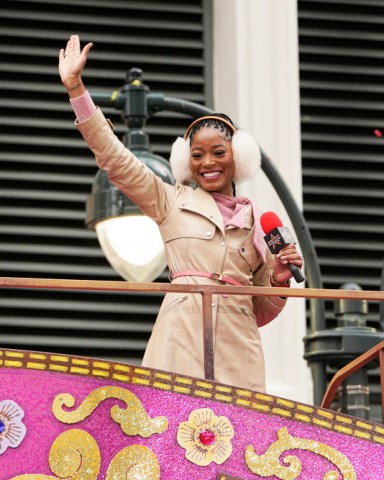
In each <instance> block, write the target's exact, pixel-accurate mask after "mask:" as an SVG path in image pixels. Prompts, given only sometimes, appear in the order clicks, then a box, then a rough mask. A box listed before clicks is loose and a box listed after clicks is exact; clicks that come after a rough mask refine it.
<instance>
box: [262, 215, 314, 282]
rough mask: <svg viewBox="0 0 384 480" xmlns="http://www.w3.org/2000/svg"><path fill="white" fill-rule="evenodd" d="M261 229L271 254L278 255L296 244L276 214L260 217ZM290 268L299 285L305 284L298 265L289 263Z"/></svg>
mask: <svg viewBox="0 0 384 480" xmlns="http://www.w3.org/2000/svg"><path fill="white" fill-rule="evenodd" d="M260 223H261V228H262V229H263V232H264V234H265V237H264V240H265V242H266V244H267V245H268V248H269V250H270V251H271V253H273V254H274V255H276V254H277V253H279V252H280V250H281V249H282V248H284V247H286V246H287V245H289V244H290V243H296V240H295V239H294V237H293V235H292V234H291V232H290V231H289V230H288V228H287V227H283V224H282V223H281V220H280V218H279V217H278V216H277V215H276V213H274V212H265V213H263V214H262V215H261V217H260ZM288 267H289V269H290V271H291V272H292V275H293V277H294V279H295V280H296V282H297V283H301V282H304V280H305V279H304V277H303V274H302V273H301V270H300V268H299V267H298V266H297V265H293V264H292V263H288Z"/></svg>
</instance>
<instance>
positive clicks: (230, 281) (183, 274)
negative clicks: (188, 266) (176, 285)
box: [169, 270, 243, 286]
mask: <svg viewBox="0 0 384 480" xmlns="http://www.w3.org/2000/svg"><path fill="white" fill-rule="evenodd" d="M177 277H206V278H212V279H213V280H218V281H219V282H221V283H226V284H228V285H238V286H243V284H242V283H241V282H239V281H237V280H235V279H234V278H231V277H228V275H224V274H222V273H210V272H200V271H197V270H185V271H184V272H176V273H170V275H169V279H170V280H171V281H172V280H174V279H175V278H177Z"/></svg>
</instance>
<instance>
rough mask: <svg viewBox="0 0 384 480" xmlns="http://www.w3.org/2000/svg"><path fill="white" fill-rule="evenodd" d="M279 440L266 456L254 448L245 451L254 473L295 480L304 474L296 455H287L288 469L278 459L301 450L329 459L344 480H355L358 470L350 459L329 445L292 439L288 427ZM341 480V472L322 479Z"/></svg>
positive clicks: (280, 434)
mask: <svg viewBox="0 0 384 480" xmlns="http://www.w3.org/2000/svg"><path fill="white" fill-rule="evenodd" d="M277 437H278V440H277V441H276V442H274V443H273V444H272V445H271V446H270V447H269V448H268V450H267V451H266V452H265V453H264V455H257V454H255V451H254V448H253V446H252V445H249V446H248V447H247V448H246V451H245V462H246V464H247V466H248V468H249V469H250V470H251V472H253V473H256V474H257V475H260V476H261V477H270V476H273V475H274V476H275V477H276V478H279V479H281V480H294V479H296V478H297V477H298V476H299V475H300V472H301V461H300V460H299V459H298V458H297V457H295V456H293V455H287V456H286V457H284V459H283V463H285V464H286V465H287V466H283V465H282V464H281V463H280V461H279V457H280V455H281V454H282V453H284V452H285V451H287V450H292V449H295V448H298V449H302V450H307V451H309V452H313V453H315V454H316V455H320V456H322V457H324V458H326V459H327V460H329V461H330V462H331V463H333V464H334V465H335V466H336V467H337V468H338V469H339V471H340V473H341V474H342V478H343V479H344V480H356V478H357V477H356V473H355V470H354V468H353V465H352V464H351V462H350V461H349V460H348V458H347V457H346V456H345V455H343V454H342V453H340V452H339V451H337V450H335V449H334V448H332V447H330V446H329V445H326V444H324V443H320V442H317V441H315V440H307V439H304V438H296V437H292V436H291V435H290V434H289V433H288V430H287V428H286V427H283V428H281V429H280V430H279V431H278V432H277ZM338 478H339V472H337V471H334V470H332V471H329V472H327V473H326V474H325V475H324V477H323V480H337V479H338Z"/></svg>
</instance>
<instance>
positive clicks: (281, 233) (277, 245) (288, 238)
mask: <svg viewBox="0 0 384 480" xmlns="http://www.w3.org/2000/svg"><path fill="white" fill-rule="evenodd" d="M264 240H265V242H266V243H267V245H268V248H269V250H270V251H271V252H272V253H273V254H276V253H279V252H280V250H281V249H282V248H283V247H285V246H286V245H289V244H290V243H296V241H295V239H294V237H293V236H292V234H291V232H290V231H289V230H288V229H287V228H286V227H277V228H274V229H273V230H272V231H271V232H270V233H269V234H268V235H265V237H264Z"/></svg>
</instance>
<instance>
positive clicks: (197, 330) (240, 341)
mask: <svg viewBox="0 0 384 480" xmlns="http://www.w3.org/2000/svg"><path fill="white" fill-rule="evenodd" d="M91 47H92V44H91V43H89V44H87V45H86V46H85V47H84V48H83V50H81V49H80V40H79V37H78V36H77V35H72V36H71V38H70V39H69V41H68V43H67V46H66V48H65V49H62V50H61V51H60V54H59V71H60V76H61V80H62V82H63V84H64V86H65V88H66V89H67V92H68V94H69V97H70V100H71V104H72V106H73V107H74V110H75V114H76V125H77V128H78V129H79V130H80V132H81V133H82V135H83V137H84V139H85V141H86V142H87V144H88V146H89V148H90V149H91V150H92V151H93V153H94V154H95V157H96V161H97V164H98V166H99V167H100V168H102V169H104V170H106V171H107V172H108V176H109V179H110V180H111V182H113V183H114V184H115V185H116V186H117V188H119V189H120V190H121V191H122V192H123V193H124V194H125V195H127V196H128V197H129V198H130V199H131V200H132V201H133V202H134V203H135V204H136V205H137V206H139V207H140V209H141V210H142V211H143V212H144V213H145V214H146V215H148V216H149V217H151V218H152V219H153V220H155V222H156V223H157V224H158V226H159V229H160V232H161V235H162V238H163V241H164V244H165V252H166V256H167V261H168V265H169V269H170V272H171V276H172V282H174V283H183V284H203V283H204V284H217V282H223V283H228V284H233V285H250V286H251V285H258V286H271V285H272V286H279V287H280V286H286V287H288V286H289V281H290V278H291V276H292V275H291V272H290V270H289V267H288V263H292V264H295V265H297V266H298V267H299V268H301V266H302V260H301V256H300V254H299V253H298V252H297V251H296V248H295V246H294V245H289V246H287V247H285V248H284V249H283V250H282V251H281V252H280V253H279V254H278V255H276V256H272V255H271V254H270V252H269V251H268V249H267V248H266V245H265V242H264V241H263V233H262V231H261V227H260V224H259V218H260V215H261V212H260V211H258V210H257V209H256V207H255V206H253V205H252V204H251V202H249V201H248V200H247V199H245V198H236V197H235V196H234V191H233V184H234V182H235V183H236V182H239V181H241V180H244V179H245V178H247V176H248V178H249V176H250V174H253V173H254V172H255V171H256V170H257V167H258V166H259V164H260V151H259V149H258V147H257V144H256V143H255V142H254V141H253V139H252V138H251V137H250V136H249V135H248V134H246V133H245V132H240V131H237V130H236V128H235V127H234V125H233V124H232V122H231V121H230V119H229V118H228V117H226V116H225V115H222V114H214V115H210V116H207V117H202V118H200V119H197V120H195V121H194V122H192V124H191V125H190V127H189V128H188V130H187V132H186V135H185V137H184V139H178V140H177V141H176V142H175V144H174V146H173V148H172V154H171V166H172V170H173V173H174V176H175V179H176V180H177V183H176V185H174V186H173V185H169V184H166V183H164V182H162V180H161V179H160V178H158V177H156V175H155V174H154V173H153V172H152V171H151V170H149V169H148V168H147V167H146V166H145V165H143V164H142V163H141V162H140V161H139V160H137V159H136V158H135V156H134V155H133V154H132V153H131V152H130V151H129V150H127V149H126V148H125V147H124V145H123V144H122V143H121V142H120V141H119V140H118V138H117V137H116V136H115V135H114V133H113V131H112V130H111V127H110V125H109V123H108V122H107V120H106V119H105V118H104V116H103V114H102V113H101V111H100V110H98V109H96V107H95V105H94V104H93V102H92V100H91V98H90V96H89V94H88V92H87V91H86V89H85V86H84V84H83V82H82V80H81V73H82V71H83V68H84V66H85V63H86V60H87V57H88V54H89V51H90V49H91ZM191 181H193V182H195V183H196V184H197V188H192V187H190V186H189V185H188V184H189V183H190V182H191ZM285 302H286V300H285V299H284V298H280V297H248V296H239V295H230V296H229V295H215V296H214V298H213V303H212V317H213V335H214V338H213V342H214V359H215V380H216V381H218V382H221V383H226V384H230V385H236V386H239V387H244V388H250V389H252V390H259V391H264V390H265V379H264V358H263V351H262V346H261V340H260V335H259V331H258V327H260V326H263V325H265V324H267V323H268V322H270V321H271V320H273V319H274V318H275V317H276V316H277V315H278V314H279V313H280V311H281V310H282V308H283V307H284V305H285ZM201 311H202V310H201V298H200V295H194V294H181V295H180V294H179V293H170V294H167V295H166V296H165V298H164V301H163V304H162V306H161V309H160V312H159V315H158V318H157V320H156V323H155V326H154V328H153V332H152V335H151V338H150V340H149V343H148V346H147V349H146V352H145V355H144V359H143V365H144V366H147V367H151V368H156V369H161V370H166V371H171V372H177V373H180V374H185V375H190V376H195V377H200V378H203V377H204V360H203V358H204V355H203V331H202V316H201Z"/></svg>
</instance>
